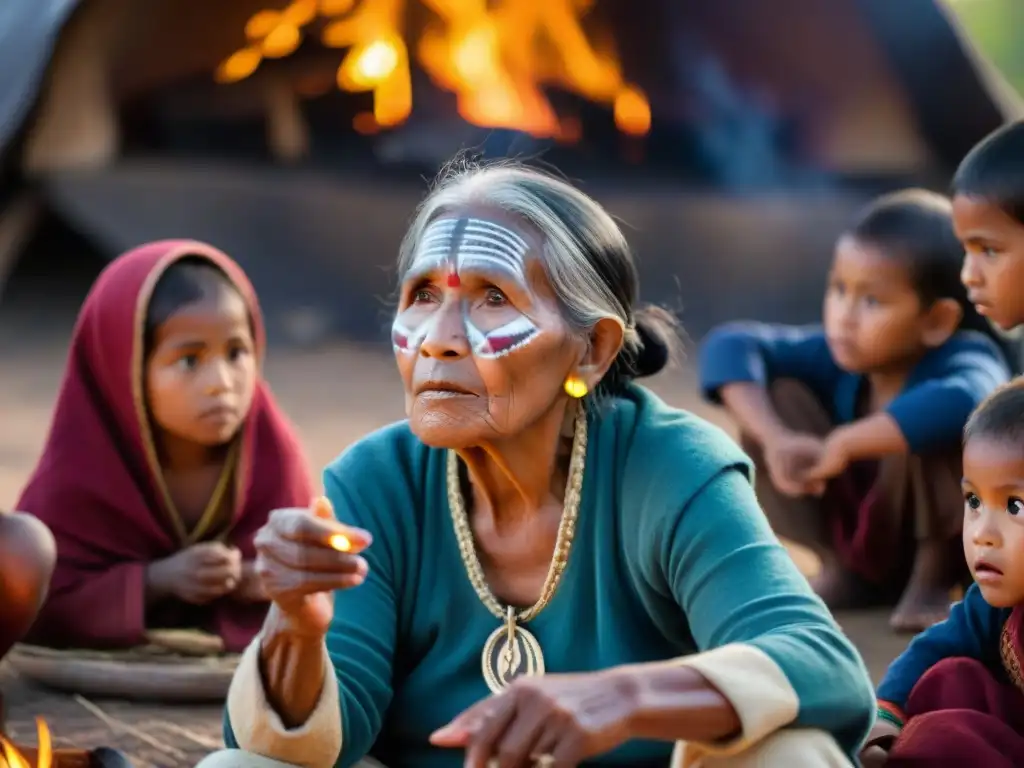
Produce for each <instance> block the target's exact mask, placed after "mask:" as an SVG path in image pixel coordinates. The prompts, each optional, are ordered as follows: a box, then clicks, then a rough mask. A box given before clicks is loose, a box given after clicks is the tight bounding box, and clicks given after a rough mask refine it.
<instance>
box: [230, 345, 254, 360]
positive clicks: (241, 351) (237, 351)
mask: <svg viewBox="0 0 1024 768" xmlns="http://www.w3.org/2000/svg"><path fill="white" fill-rule="evenodd" d="M248 351H249V350H248V349H246V348H245V347H232V348H231V349H229V350H228V359H229V360H232V361H234V360H239V359H241V358H242V357H244V356H245V355H246V353H247V352H248Z"/></svg>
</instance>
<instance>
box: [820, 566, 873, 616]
mask: <svg viewBox="0 0 1024 768" xmlns="http://www.w3.org/2000/svg"><path fill="white" fill-rule="evenodd" d="M811 587H813V589H814V591H815V592H817V593H818V596H819V597H820V598H821V599H822V600H824V601H825V605H827V606H828V607H829V608H831V609H832V610H834V611H841V610H849V609H851V608H870V607H872V606H876V605H880V604H883V603H884V602H885V601H884V597H883V596H882V595H881V594H880V590H879V589H878V588H876V587H874V586H872V585H871V584H868V583H867V582H865V581H864V580H863V579H861V578H860V577H858V576H857V575H855V574H853V573H850V572H849V571H847V570H846V569H845V568H842V567H841V566H840V565H839V564H838V563H829V562H825V563H822V566H821V572H820V573H819V574H818V575H817V576H815V577H814V578H813V579H811Z"/></svg>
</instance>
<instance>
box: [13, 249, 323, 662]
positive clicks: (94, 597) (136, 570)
mask: <svg viewBox="0 0 1024 768" xmlns="http://www.w3.org/2000/svg"><path fill="white" fill-rule="evenodd" d="M186 256H202V257H204V258H207V259H209V260H210V261H211V262H213V263H214V264H216V265H217V266H218V267H220V268H221V269H222V270H223V271H224V272H225V273H226V274H227V275H228V277H229V278H230V280H231V281H232V282H233V283H234V284H235V286H237V288H238V290H239V291H240V292H241V294H242V296H243V297H244V299H245V300H246V303H247V304H248V306H249V312H250V314H251V316H252V321H253V328H254V335H255V340H256V353H257V359H258V360H259V361H261V362H262V359H263V353H264V348H265V334H264V330H263V321H262V317H261V314H260V309H259V304H258V303H257V300H256V295H255V293H254V292H253V289H252V286H251V285H250V284H249V281H248V279H247V278H246V276H245V274H244V273H243V272H242V270H241V268H240V267H239V266H238V265H237V264H235V262H233V261H232V260H231V259H230V258H228V257H227V256H226V255H224V254H223V253H221V252H220V251H218V250H216V249H215V248H212V247H210V246H209V245H205V244H203V243H198V242H194V241H188V240H168V241H161V242H156V243H149V244H147V245H144V246H141V247H140V248H137V249H135V250H133V251H130V252H129V253H127V254H124V255H123V256H121V257H119V258H118V259H116V260H115V261H113V262H112V263H111V264H110V265H109V266H108V267H107V268H106V269H104V270H103V273H102V274H101V275H100V276H99V278H98V279H97V280H96V283H95V285H94V286H93V287H92V290H91V291H90V292H89V295H88V296H87V297H86V299H85V303H84V304H83V306H82V310H81V312H80V314H79V317H78V322H77V324H76V326H75V330H74V335H73V337H72V340H71V347H70V351H69V354H68V362H67V369H66V370H65V373H64V380H63V383H62V384H61V389H60V394H59V396H58V399H57V405H56V409H55V411H54V415H53V423H52V425H51V427H50V434H49V437H48V438H47V441H46V445H45V447H44V449H43V454H42V458H41V459H40V460H39V464H38V466H37V467H36V470H35V472H34V474H33V475H32V477H31V479H30V480H29V483H28V486H27V487H26V488H25V491H24V493H23V494H22V497H21V500H20V501H19V503H18V509H20V510H23V511H26V512H30V513H32V514H34V515H36V516H37V517H39V518H40V519H41V520H43V522H45V523H46V524H47V525H48V526H49V527H50V529H51V530H52V531H53V534H54V537H55V538H56V540H57V553H58V554H57V557H58V562H57V568H56V571H55V572H54V575H53V580H52V582H51V584H50V593H49V597H48V599H47V601H46V604H45V605H44V607H43V610H42V612H41V614H40V617H39V619H38V621H37V622H36V625H35V626H34V628H33V630H32V633H31V635H30V638H29V639H30V641H31V642H36V643H42V644H46V645H53V646H78V647H130V646H133V645H137V644H139V643H142V642H144V641H145V630H146V629H147V616H146V609H145V600H144V590H145V580H144V572H145V568H146V566H147V564H149V563H151V562H153V561H154V560H158V559H161V558H164V557H167V556H169V555H172V554H174V553H175V552H178V551H180V550H181V549H183V548H184V547H185V546H187V544H188V541H187V538H186V537H185V536H184V535H183V531H184V529H183V526H182V525H181V523H180V518H176V517H175V514H174V512H173V510H172V509H171V508H169V504H168V503H167V501H166V498H167V497H166V494H165V493H164V491H163V488H164V485H163V482H162V475H161V474H160V472H161V470H160V467H159V462H158V460H157V456H156V451H155V448H154V442H153V439H152V434H151V430H150V425H149V418H148V414H147V411H146V406H145V402H144V396H143V392H144V390H143V370H144V362H145V361H144V359H143V357H144V350H143V344H144V323H145V317H146V310H147V308H148V303H149V298H150V296H151V295H152V292H153V288H154V286H155V285H156V282H157V280H158V279H159V277H160V275H161V274H163V272H164V270H166V269H167V267H168V266H170V265H171V264H172V263H174V262H175V261H177V260H178V259H181V258H183V257H186ZM239 440H240V446H239V452H238V463H237V465H236V470H235V475H234V480H235V487H234V495H233V502H234V509H233V518H232V522H231V525H230V528H229V529H228V531H227V533H226V534H223V529H222V531H221V534H222V535H221V536H219V538H220V539H221V540H222V541H224V542H225V543H228V544H232V545H234V546H236V547H238V548H239V549H240V550H241V552H242V556H243V558H245V559H251V558H253V557H254V556H255V551H254V549H253V535H254V534H255V533H256V531H257V530H258V529H259V528H260V527H261V526H262V525H263V524H264V523H265V522H266V521H267V516H268V514H269V512H270V511H271V510H273V509H275V508H278V507H290V506H306V505H307V504H308V503H309V502H310V500H311V496H312V488H311V486H310V482H309V475H308V472H307V464H306V460H305V457H304V455H303V452H302V449H301V447H300V445H299V441H298V438H297V437H296V435H295V432H294V430H293V428H292V426H291V424H290V423H289V422H288V420H287V419H286V417H285V416H284V415H283V414H282V412H281V410H280V409H279V407H278V406H277V404H276V403H275V401H274V398H273V397H272V395H271V393H270V389H269V388H268V387H267V385H266V384H265V383H264V382H262V381H260V383H259V384H258V385H257V389H256V394H255V397H254V398H253V404H252V409H251V411H250V412H249V415H248V417H247V418H246V421H245V424H244V426H243V428H242V432H241V434H240V436H239ZM170 602H171V604H161V605H160V606H155V607H154V611H151V612H150V616H149V617H148V618H149V619H150V622H152V621H153V620H154V614H156V613H163V614H164V615H165V616H166V615H171V616H174V615H186V614H187V615H190V616H191V617H192V618H196V617H198V621H199V623H201V624H202V625H203V627H202V628H204V629H206V630H207V631H210V632H214V633H216V634H218V635H220V636H221V637H222V638H223V640H224V643H225V646H226V648H227V649H228V650H233V651H237V650H240V649H242V648H244V647H245V645H246V644H247V643H248V642H249V641H250V640H251V639H252V637H253V636H254V635H255V633H256V632H257V631H258V630H259V627H260V624H261V622H262V620H263V617H264V615H265V613H266V608H267V606H266V605H244V604H240V603H238V602H235V601H233V600H232V599H230V598H223V599H221V600H218V601H216V602H215V603H212V604H210V605H209V606H204V607H203V608H202V609H199V610H196V609H193V608H192V607H186V606H183V605H176V604H173V601H170ZM188 625H189V626H196V622H195V621H190V622H189V624H188ZM164 626H166V624H164Z"/></svg>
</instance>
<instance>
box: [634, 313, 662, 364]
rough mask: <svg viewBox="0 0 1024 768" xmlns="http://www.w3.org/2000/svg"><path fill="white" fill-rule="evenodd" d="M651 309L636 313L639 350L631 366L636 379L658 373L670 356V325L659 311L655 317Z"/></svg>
mask: <svg viewBox="0 0 1024 768" xmlns="http://www.w3.org/2000/svg"><path fill="white" fill-rule="evenodd" d="M653 309H654V308H653V307H652V308H645V309H643V310H641V311H640V312H638V313H637V318H636V332H637V335H638V336H639V337H640V349H639V350H638V351H637V355H636V359H635V360H634V362H633V366H634V368H635V370H636V377H637V378H638V379H642V378H644V377H646V376H653V375H654V374H656V373H658V372H660V371H661V370H662V369H663V368H664V367H665V366H666V365H668V361H669V359H670V358H671V356H672V354H671V353H672V347H671V336H670V334H671V333H672V328H671V325H667V324H666V321H665V318H663V317H660V314H661V311H658V312H657V314H656V315H655V314H654V312H652V310H653ZM666 314H667V313H666ZM652 315H653V316H652Z"/></svg>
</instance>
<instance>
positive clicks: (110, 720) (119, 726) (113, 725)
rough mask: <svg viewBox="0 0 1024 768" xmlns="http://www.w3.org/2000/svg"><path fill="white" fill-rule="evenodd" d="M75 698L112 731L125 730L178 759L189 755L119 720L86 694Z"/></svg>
mask: <svg viewBox="0 0 1024 768" xmlns="http://www.w3.org/2000/svg"><path fill="white" fill-rule="evenodd" d="M74 699H75V701H77V702H78V703H79V704H81V705H82V706H83V707H85V708H86V709H87V710H89V712H91V713H92V714H94V715H95V716H96V717H97V718H98V719H100V720H102V721H103V723H104V724H105V725H106V726H107V727H108V728H110V729H111V730H112V731H115V732H116V731H123V732H124V733H127V734H129V735H131V736H134V737H135V738H136V739H138V740H139V741H142V742H144V743H146V744H149V746H151V747H153V748H154V749H159V750H160V751H161V752H163V753H164V754H166V755H171V756H172V757H175V758H177V759H178V760H184V759H185V758H187V757H188V755H186V754H185V753H184V752H182V751H181V750H180V749H177V748H175V747H172V746H171V745H170V744H164V743H163V742H162V741H160V740H159V739H157V738H154V737H153V736H150V735H149V734H148V733H144V732H142V731H140V730H139V729H138V728H136V727H134V726H132V725H129V724H128V723H126V722H124V720H118V719H117V718H116V717H113V716H112V715H108V714H107V713H106V712H104V711H103V710H102V709H100V708H99V707H98V706H97V705H96V704H93V703H92V702H91V701H89V700H88V699H87V698H85V697H84V696H82V695H80V694H77V693H76V694H75V695H74Z"/></svg>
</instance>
